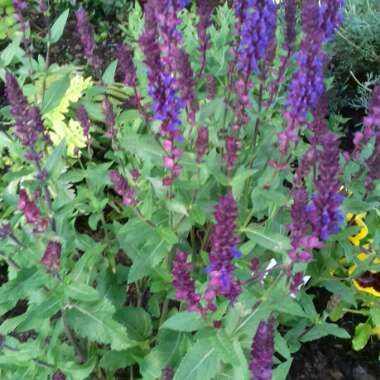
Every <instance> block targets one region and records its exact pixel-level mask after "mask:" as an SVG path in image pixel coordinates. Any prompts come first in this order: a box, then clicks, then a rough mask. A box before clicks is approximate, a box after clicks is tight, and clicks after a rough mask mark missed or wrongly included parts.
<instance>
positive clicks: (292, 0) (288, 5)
mask: <svg viewBox="0 0 380 380" xmlns="http://www.w3.org/2000/svg"><path fill="white" fill-rule="evenodd" d="M296 12H297V2H296V0H285V44H286V48H287V49H288V50H291V49H292V47H293V44H294V41H295V39H296V16H297V15H296Z"/></svg>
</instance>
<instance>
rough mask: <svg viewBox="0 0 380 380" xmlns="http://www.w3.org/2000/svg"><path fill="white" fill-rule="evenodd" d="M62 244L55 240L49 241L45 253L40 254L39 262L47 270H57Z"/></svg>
mask: <svg viewBox="0 0 380 380" xmlns="http://www.w3.org/2000/svg"><path fill="white" fill-rule="evenodd" d="M61 250H62V245H61V243H59V242H57V241H52V240H51V241H49V242H48V245H47V247H46V250H45V253H44V255H43V256H42V259H41V264H42V265H43V266H44V267H45V269H46V270H47V271H48V272H52V273H54V272H58V271H59V268H60V264H61Z"/></svg>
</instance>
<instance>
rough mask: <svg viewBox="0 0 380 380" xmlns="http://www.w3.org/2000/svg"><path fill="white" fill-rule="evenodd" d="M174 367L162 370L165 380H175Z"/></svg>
mask: <svg viewBox="0 0 380 380" xmlns="http://www.w3.org/2000/svg"><path fill="white" fill-rule="evenodd" d="M173 376H174V373H173V369H172V368H170V367H166V368H164V369H163V370H162V378H163V380H173Z"/></svg>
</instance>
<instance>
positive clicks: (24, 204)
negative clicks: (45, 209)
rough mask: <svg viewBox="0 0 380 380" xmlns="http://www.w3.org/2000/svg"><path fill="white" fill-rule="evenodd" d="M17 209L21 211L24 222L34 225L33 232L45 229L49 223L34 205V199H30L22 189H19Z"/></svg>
mask: <svg viewBox="0 0 380 380" xmlns="http://www.w3.org/2000/svg"><path fill="white" fill-rule="evenodd" d="M18 209H19V210H20V211H21V212H22V213H23V215H24V217H25V220H26V223H28V224H31V225H32V226H34V228H33V232H34V233H40V232H44V231H46V229H47V227H48V224H49V221H48V219H47V218H43V217H42V215H41V211H40V209H39V208H38V207H37V205H36V199H30V198H29V196H28V193H27V192H26V190H24V189H21V190H20V194H19V201H18Z"/></svg>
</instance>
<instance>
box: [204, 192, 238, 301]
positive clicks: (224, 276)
mask: <svg viewBox="0 0 380 380" xmlns="http://www.w3.org/2000/svg"><path fill="white" fill-rule="evenodd" d="M214 216H215V220H216V224H215V225H214V226H213V229H212V233H211V251H210V254H209V260H210V268H209V272H210V273H209V278H210V280H209V287H208V290H207V292H206V295H207V296H208V298H209V299H208V300H207V301H208V302H209V304H212V301H213V298H215V296H216V295H218V294H220V295H223V296H225V297H226V298H228V299H230V300H232V301H233V300H235V299H236V298H237V297H238V296H239V294H240V284H239V282H238V281H237V280H236V279H235V278H234V274H233V271H234V264H233V260H234V258H235V257H236V251H237V249H236V247H237V245H238V243H239V238H238V236H237V235H236V219H237V206H236V202H235V199H234V198H233V196H232V193H228V194H227V195H226V196H224V197H221V198H220V200H219V202H218V204H217V206H216V208H215V213H214ZM206 298H207V297H206Z"/></svg>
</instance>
